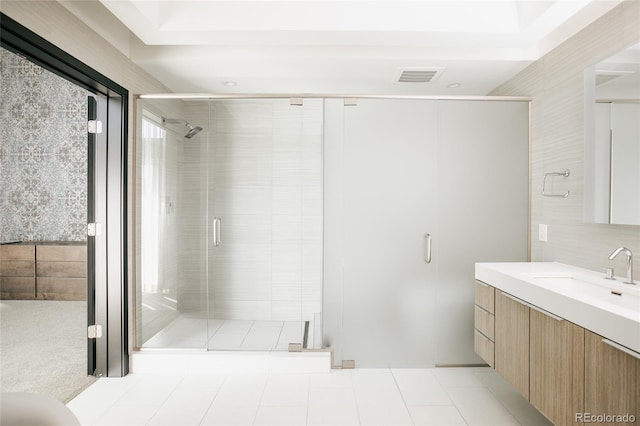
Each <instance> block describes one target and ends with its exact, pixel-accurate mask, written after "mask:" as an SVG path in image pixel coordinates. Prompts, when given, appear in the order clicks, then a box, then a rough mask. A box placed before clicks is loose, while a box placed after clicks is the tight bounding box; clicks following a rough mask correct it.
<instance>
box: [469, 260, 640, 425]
mask: <svg viewBox="0 0 640 426" xmlns="http://www.w3.org/2000/svg"><path fill="white" fill-rule="evenodd" d="M475 277H476V283H475V307H474V309H475V315H474V316H475V333H474V336H475V342H474V346H475V350H476V353H477V354H478V355H479V356H480V357H481V358H482V359H484V360H485V361H486V362H487V363H488V364H489V365H490V366H491V367H493V368H494V369H495V370H496V371H497V372H498V373H499V374H500V375H501V376H502V377H504V378H505V379H506V380H507V381H508V382H509V383H510V384H511V385H513V386H514V388H515V389H517V390H518V391H519V392H520V393H521V394H522V395H523V396H524V397H525V398H526V399H527V400H528V401H529V402H530V403H531V404H532V405H533V406H535V407H536V408H537V409H538V410H539V411H540V412H541V413H543V414H544V415H545V416H546V417H547V418H548V419H549V420H551V421H552V422H553V423H554V424H556V425H565V424H582V423H591V422H593V416H602V418H596V420H602V421H596V422H595V423H596V424H598V423H600V424H604V423H612V422H615V423H620V424H633V421H634V419H635V421H638V419H639V418H640V288H639V287H640V286H634V285H629V284H623V283H622V280H607V279H605V278H604V277H603V276H601V275H600V274H598V273H596V272H593V271H589V270H585V269H581V268H576V267H572V266H569V265H563V264H559V263H517V262H514V263H477V264H476V269H475ZM625 415H626V416H627V417H624V416H625ZM606 416H614V417H609V418H607V417H606ZM615 416H623V417H619V418H618V417H615ZM631 416H633V418H632V417H631Z"/></svg>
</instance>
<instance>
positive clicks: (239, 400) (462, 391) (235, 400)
mask: <svg viewBox="0 0 640 426" xmlns="http://www.w3.org/2000/svg"><path fill="white" fill-rule="evenodd" d="M185 356H188V355H185ZM283 362H285V360H284V358H283ZM265 371H266V370H265ZM67 405H68V407H69V408H70V409H71V410H72V411H73V412H74V414H76V416H77V417H78V419H79V420H80V421H81V423H82V424H83V425H112V426H118V425H126V426H131V425H138V424H139V425H143V424H149V425H198V424H202V425H252V424H256V425H271V424H273V425H305V424H308V425H360V424H362V425H411V424H416V425H441V426H445V425H464V424H468V425H491V426H500V425H520V424H521V425H525V426H529V425H530V426H534V425H535V426H540V425H544V426H547V425H551V423H549V422H548V421H547V420H546V419H545V418H544V417H543V416H542V415H541V414H540V413H539V412H538V411H537V410H535V409H534V408H533V407H532V406H531V405H530V404H529V403H528V402H527V401H526V400H525V399H524V398H522V397H521V396H520V395H519V394H518V393H517V392H516V391H515V390H514V389H513V388H512V387H511V386H510V385H509V384H508V383H506V381H504V380H503V379H502V378H501V377H500V376H499V375H498V374H497V373H495V371H493V370H491V369H482V368H468V369H463V368H456V369H387V368H382V369H355V370H332V371H330V372H326V373H312V374H307V373H290V374H284V373H279V374H267V373H258V374H246V373H229V372H227V373H224V374H213V373H209V374H202V372H201V371H192V372H190V373H184V374H130V375H129V376H127V377H124V378H102V379H100V380H98V381H97V382H96V383H95V384H94V385H92V386H91V387H89V388H88V389H86V390H85V391H84V392H83V393H81V394H80V395H78V396H77V397H76V398H75V399H74V400H73V401H71V402H69V404H67Z"/></svg>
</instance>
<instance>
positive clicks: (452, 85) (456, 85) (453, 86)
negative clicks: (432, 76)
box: [447, 83, 462, 89]
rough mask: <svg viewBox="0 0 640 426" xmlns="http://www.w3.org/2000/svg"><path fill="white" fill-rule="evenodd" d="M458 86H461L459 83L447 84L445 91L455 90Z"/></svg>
mask: <svg viewBox="0 0 640 426" xmlns="http://www.w3.org/2000/svg"><path fill="white" fill-rule="evenodd" d="M460 86H462V84H461V83H450V84H447V89H455V88H457V87H460Z"/></svg>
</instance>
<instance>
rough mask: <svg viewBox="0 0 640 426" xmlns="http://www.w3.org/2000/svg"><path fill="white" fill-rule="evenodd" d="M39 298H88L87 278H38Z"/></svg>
mask: <svg viewBox="0 0 640 426" xmlns="http://www.w3.org/2000/svg"><path fill="white" fill-rule="evenodd" d="M37 290H38V291H37V298H38V299H44V300H87V279H86V278H38V282H37Z"/></svg>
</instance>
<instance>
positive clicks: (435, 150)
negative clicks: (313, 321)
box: [323, 99, 529, 367]
mask: <svg viewBox="0 0 640 426" xmlns="http://www.w3.org/2000/svg"><path fill="white" fill-rule="evenodd" d="M528 108H529V105H528V103H527V102H516V101H461V100H399V99H359V100H358V101H357V105H356V106H345V105H344V102H343V100H338V99H327V100H325V123H324V144H325V145H324V290H323V291H324V295H323V296H324V297H323V305H324V308H323V336H324V344H325V345H326V346H330V347H332V348H333V350H334V360H335V363H336V364H340V363H341V362H342V361H343V360H353V361H355V363H356V366H358V367H428V366H434V365H442V364H476V363H480V362H482V361H481V360H480V359H479V358H478V357H477V356H476V355H475V353H474V350H473V330H474V327H473V309H472V308H473V303H474V301H473V283H474V263H475V262H491V261H525V260H527V245H528V244H527V238H528V237H527V236H528V229H527V223H528V202H529V167H528V147H529V143H528V141H529V124H528V116H529V114H528Z"/></svg>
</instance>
